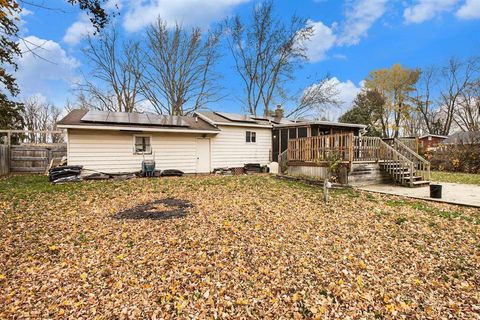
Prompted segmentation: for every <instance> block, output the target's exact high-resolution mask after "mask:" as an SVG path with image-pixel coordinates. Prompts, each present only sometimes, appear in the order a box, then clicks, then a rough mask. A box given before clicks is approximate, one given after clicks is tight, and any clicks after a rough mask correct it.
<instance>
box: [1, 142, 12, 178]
mask: <svg viewBox="0 0 480 320" xmlns="http://www.w3.org/2000/svg"><path fill="white" fill-rule="evenodd" d="M9 172H10V147H9V146H4V145H0V176H4V175H7V174H8V173H9Z"/></svg>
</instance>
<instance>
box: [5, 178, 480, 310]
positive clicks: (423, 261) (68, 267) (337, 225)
mask: <svg viewBox="0 0 480 320" xmlns="http://www.w3.org/2000/svg"><path fill="white" fill-rule="evenodd" d="M321 199H322V194H321V191H320V190H319V189H317V188H312V187H308V186H306V185H303V184H298V183H291V182H286V181H280V180H276V179H274V178H272V177H267V176H241V177H184V178H171V179H135V180H129V181H103V182H84V183H78V184H66V185H55V186H52V185H49V184H47V182H46V180H45V178H44V177H30V176H24V177H12V178H9V179H4V180H0V212H1V215H0V217H1V221H0V318H43V319H45V318H60V317H68V318H71V319H79V318H83V319H93V318H95V317H97V318H106V319H112V318H115V319H118V318H129V319H135V318H138V319H141V318H157V319H161V318H176V317H182V318H222V319H238V318H240V317H244V318H302V317H303V318H315V317H318V318H330V319H333V318H339V319H360V318H362V319H373V318H379V319H381V318H401V317H403V318H409V319H411V318H429V319H440V318H445V319H447V318H452V319H478V315H479V313H480V301H479V300H480V293H479V292H480V273H479V272H478V270H480V213H479V211H478V210H476V209H466V208H463V207H457V206H452V205H443V204H438V203H427V202H418V201H410V200H405V199H402V198H398V197H390V196H381V195H377V194H375V195H373V194H368V193H363V192H362V193H359V192H356V191H353V190H347V191H337V192H335V193H334V195H333V197H332V200H331V203H330V204H329V205H328V206H326V205H324V204H323V203H322V200H321ZM153 200H157V202H156V204H151V205H150V206H144V207H143V208H144V209H145V208H147V207H148V208H147V209H148V210H151V211H149V212H150V216H149V217H150V218H149V219H142V218H141V217H142V216H141V215H140V217H139V216H138V214H136V213H137V211H135V210H138V206H139V205H146V204H147V203H150V202H151V201H153ZM180 200H181V201H180ZM187 204H188V205H187ZM175 205H177V207H175ZM172 206H173V207H172ZM132 208H136V209H134V210H129V209H132ZM172 208H173V209H172ZM177 209H178V210H177ZM182 210H185V212H184V214H179V212H181V211H182ZM158 211H168V212H169V213H168V214H166V215H165V216H164V218H165V219H151V218H152V217H153V216H154V215H155V214H156V212H158ZM132 212H133V213H135V214H133V215H132ZM159 215H160V216H161V215H162V214H159Z"/></svg>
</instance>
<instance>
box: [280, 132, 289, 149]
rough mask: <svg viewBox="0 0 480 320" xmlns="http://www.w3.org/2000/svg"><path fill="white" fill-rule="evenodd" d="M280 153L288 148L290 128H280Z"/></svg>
mask: <svg viewBox="0 0 480 320" xmlns="http://www.w3.org/2000/svg"><path fill="white" fill-rule="evenodd" d="M280 144H281V147H280V153H282V152H283V151H285V150H287V148H288V129H281V130H280Z"/></svg>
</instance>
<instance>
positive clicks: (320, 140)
mask: <svg viewBox="0 0 480 320" xmlns="http://www.w3.org/2000/svg"><path fill="white" fill-rule="evenodd" d="M338 161H339V162H342V163H346V164H348V165H349V168H350V171H351V169H352V167H353V164H357V163H378V164H379V165H380V167H381V168H382V170H383V171H384V172H388V174H390V176H391V177H392V178H393V180H394V181H396V182H397V183H400V184H402V185H408V186H410V187H413V186H417V185H424V184H427V183H429V181H430V163H429V162H428V161H427V160H425V159H424V158H422V157H421V156H420V155H418V154H417V152H416V151H414V150H412V149H411V147H408V146H407V145H405V144H404V143H403V142H402V141H400V140H398V139H391V141H389V142H388V143H387V142H386V141H384V140H382V139H381V138H379V137H358V136H354V135H353V133H339V134H331V135H323V136H313V137H307V138H299V139H291V140H289V142H288V149H287V150H286V163H287V166H298V167H328V166H329V164H331V163H333V162H338Z"/></svg>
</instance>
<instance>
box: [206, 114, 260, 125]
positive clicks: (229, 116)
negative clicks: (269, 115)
mask: <svg viewBox="0 0 480 320" xmlns="http://www.w3.org/2000/svg"><path fill="white" fill-rule="evenodd" d="M215 113H216V114H218V115H219V116H221V117H224V118H226V119H228V120H230V121H234V122H249V123H255V122H256V121H255V120H253V119H252V118H250V117H247V116H245V115H240V114H235V113H225V112H215Z"/></svg>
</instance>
